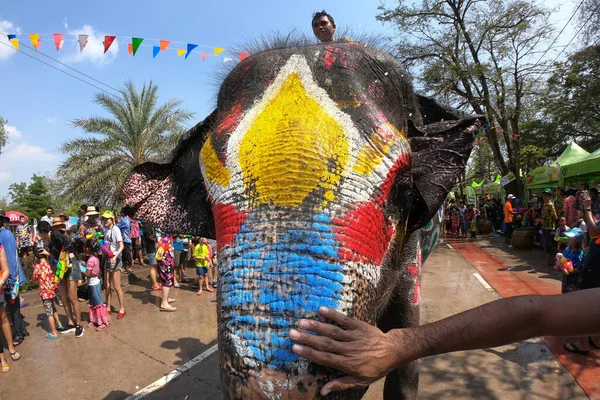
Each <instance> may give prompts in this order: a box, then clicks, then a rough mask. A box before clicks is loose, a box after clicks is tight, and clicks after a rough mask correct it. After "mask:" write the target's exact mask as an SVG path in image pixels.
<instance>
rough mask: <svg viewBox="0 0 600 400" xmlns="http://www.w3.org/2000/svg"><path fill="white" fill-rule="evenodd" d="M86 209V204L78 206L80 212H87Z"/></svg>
mask: <svg viewBox="0 0 600 400" xmlns="http://www.w3.org/2000/svg"><path fill="white" fill-rule="evenodd" d="M87 207H88V206H87V204H82V205H80V206H79V209H80V210H81V211H87Z"/></svg>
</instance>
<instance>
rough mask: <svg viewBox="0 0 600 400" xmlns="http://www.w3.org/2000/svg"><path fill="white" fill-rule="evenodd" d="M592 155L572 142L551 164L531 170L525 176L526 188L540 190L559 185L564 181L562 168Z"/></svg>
mask: <svg viewBox="0 0 600 400" xmlns="http://www.w3.org/2000/svg"><path fill="white" fill-rule="evenodd" d="M589 155H590V153H589V152H587V151H586V150H584V149H583V148H581V147H580V146H579V145H578V144H577V143H575V142H571V143H569V145H568V146H567V148H566V149H565V150H564V151H563V152H562V154H561V155H560V156H559V157H558V158H557V159H556V160H554V162H553V163H552V164H551V165H544V166H541V167H538V168H536V169H534V170H533V171H531V172H530V173H529V174H528V175H527V177H526V178H525V189H526V190H531V191H540V190H542V189H545V188H555V187H558V185H559V183H564V182H563V181H562V180H561V179H562V178H563V177H562V168H563V167H564V166H567V167H568V166H570V165H572V164H574V163H577V162H579V161H581V160H583V159H585V158H586V157H588V156H589Z"/></svg>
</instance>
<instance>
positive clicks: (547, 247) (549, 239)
mask: <svg viewBox="0 0 600 400" xmlns="http://www.w3.org/2000/svg"><path fill="white" fill-rule="evenodd" d="M554 235H555V232H554V231H550V230H548V229H544V231H543V233H542V246H543V247H544V253H546V254H552V253H555V249H554Z"/></svg>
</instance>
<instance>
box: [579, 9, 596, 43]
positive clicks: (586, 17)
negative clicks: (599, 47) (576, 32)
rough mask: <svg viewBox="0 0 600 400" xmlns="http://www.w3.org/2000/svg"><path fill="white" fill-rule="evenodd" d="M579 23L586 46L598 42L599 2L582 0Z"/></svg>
mask: <svg viewBox="0 0 600 400" xmlns="http://www.w3.org/2000/svg"><path fill="white" fill-rule="evenodd" d="M578 17H579V23H580V24H581V25H580V26H582V27H583V28H584V29H583V31H582V33H583V37H584V40H585V43H586V44H592V43H598V41H599V40H600V0H582V3H581V8H580V9H579V15H578Z"/></svg>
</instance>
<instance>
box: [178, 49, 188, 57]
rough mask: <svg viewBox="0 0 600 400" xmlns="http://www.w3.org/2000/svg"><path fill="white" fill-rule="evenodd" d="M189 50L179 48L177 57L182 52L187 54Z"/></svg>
mask: <svg viewBox="0 0 600 400" xmlns="http://www.w3.org/2000/svg"><path fill="white" fill-rule="evenodd" d="M186 52H187V50H185V49H177V57H181V55H182V54H185V53H186Z"/></svg>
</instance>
